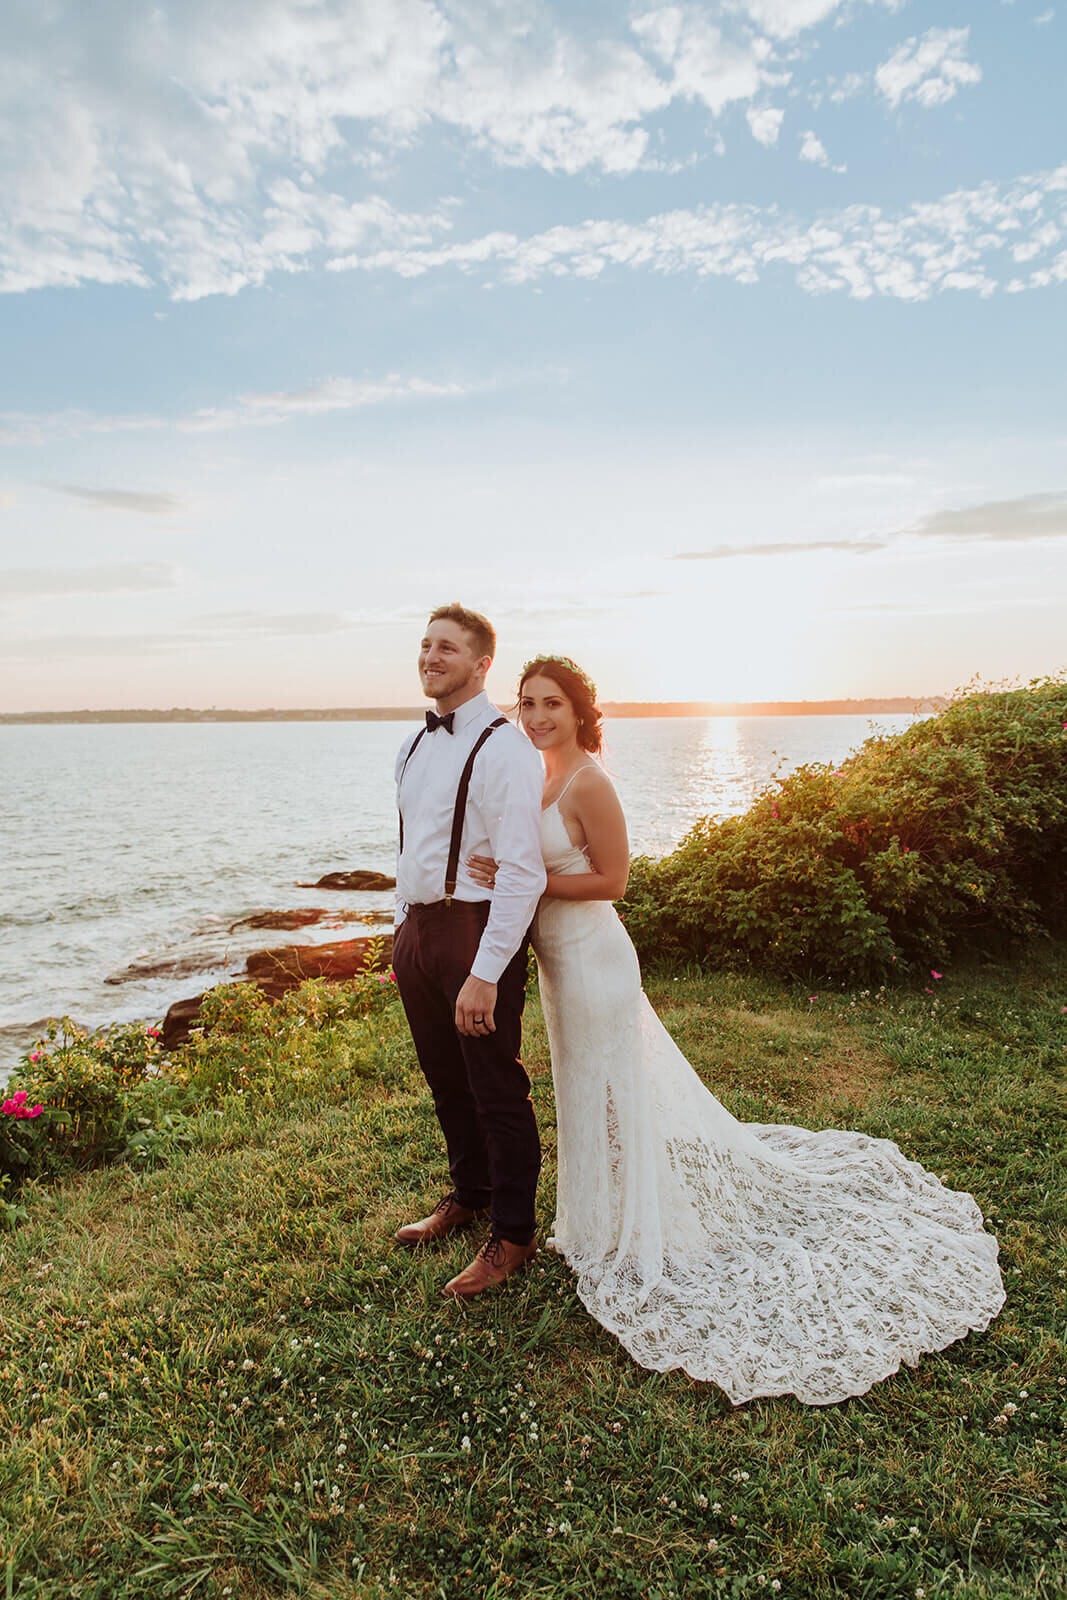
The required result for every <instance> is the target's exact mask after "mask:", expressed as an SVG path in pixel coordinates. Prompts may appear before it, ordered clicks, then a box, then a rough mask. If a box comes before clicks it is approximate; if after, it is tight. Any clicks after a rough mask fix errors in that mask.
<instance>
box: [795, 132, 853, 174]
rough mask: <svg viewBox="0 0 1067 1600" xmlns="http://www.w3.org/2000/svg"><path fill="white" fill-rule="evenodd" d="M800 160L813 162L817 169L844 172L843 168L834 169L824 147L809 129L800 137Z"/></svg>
mask: <svg viewBox="0 0 1067 1600" xmlns="http://www.w3.org/2000/svg"><path fill="white" fill-rule="evenodd" d="M800 159H801V161H813V162H814V163H815V165H816V166H817V167H829V168H830V170H831V172H844V171H845V168H844V167H843V166H840V167H835V166H833V165H832V163H831V161H830V157H829V156H828V155H827V154H826V147H825V145H824V144H823V142H822V140H821V139H819V138H817V137H816V135H815V134H814V133H813V132H812V130H811V129H810V128H809V129H808V130H807V132H806V133H803V134H801V136H800Z"/></svg>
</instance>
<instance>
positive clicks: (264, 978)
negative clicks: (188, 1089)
mask: <svg viewBox="0 0 1067 1600" xmlns="http://www.w3.org/2000/svg"><path fill="white" fill-rule="evenodd" d="M375 949H378V950H380V952H381V954H380V957H379V964H380V965H381V966H382V967H383V968H388V965H389V962H390V959H391V956H392V950H393V939H392V935H391V934H385V935H380V936H379V937H378V938H365V939H339V940H337V941H335V942H334V943H333V944H288V945H279V946H278V947H277V948H276V949H274V950H256V951H253V953H252V954H251V955H250V956H249V957H248V960H247V961H246V963H245V973H244V975H243V976H242V977H239V978H234V979H232V980H231V981H232V982H234V983H254V984H255V985H256V987H257V989H259V990H261V991H262V993H263V994H265V995H266V996H267V998H268V1000H280V999H281V997H282V995H283V994H286V993H287V992H288V991H289V990H290V989H295V988H296V986H297V985H298V984H300V983H303V982H304V980H305V979H306V978H326V979H328V980H329V981H331V982H334V983H340V982H343V981H344V979H346V978H354V977H355V976H356V973H357V972H363V971H364V970H365V969H366V967H367V966H368V965H369V964H370V963H371V961H372V960H373V956H374V953H375ZM203 998H204V996H203V995H202V994H195V995H192V996H191V997H190V998H189V999H188V1000H176V1001H175V1002H174V1004H173V1005H172V1006H171V1008H170V1010H169V1011H168V1012H167V1014H166V1016H165V1017H164V1019H163V1048H164V1050H174V1049H176V1048H177V1046H178V1045H180V1044H185V1043H187V1042H188V1039H189V1035H190V1032H191V1030H192V1029H193V1028H194V1027H195V1026H196V1023H197V1019H198V1018H199V1016H200V1005H201V1002H202V1001H203Z"/></svg>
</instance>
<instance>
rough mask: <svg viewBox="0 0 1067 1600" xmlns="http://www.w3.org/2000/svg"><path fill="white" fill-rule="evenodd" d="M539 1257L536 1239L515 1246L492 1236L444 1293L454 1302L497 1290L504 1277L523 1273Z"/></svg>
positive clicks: (508, 1240)
mask: <svg viewBox="0 0 1067 1600" xmlns="http://www.w3.org/2000/svg"><path fill="white" fill-rule="evenodd" d="M536 1254H537V1240H536V1239H531V1240H530V1243H529V1244H512V1242H511V1240H510V1239H501V1238H500V1237H499V1236H498V1235H497V1234H494V1233H491V1234H490V1235H489V1238H488V1239H487V1240H486V1242H485V1244H484V1245H483V1246H482V1248H481V1249H480V1250H479V1251H478V1254H477V1255H476V1256H475V1258H474V1260H473V1261H472V1262H471V1264H470V1266H469V1267H464V1269H463V1271H462V1272H461V1273H459V1274H458V1276H457V1277H455V1278H452V1279H450V1280H449V1282H448V1283H446V1284H445V1286H444V1288H443V1289H442V1290H441V1293H442V1295H444V1296H445V1297H446V1298H447V1297H448V1296H451V1297H452V1298H453V1299H455V1300H473V1299H474V1297H475V1295H478V1294H484V1293H485V1291H486V1289H496V1288H498V1287H499V1286H500V1284H502V1283H503V1282H504V1280H505V1278H510V1277H511V1274H512V1273H513V1272H518V1271H520V1269H521V1268H522V1267H524V1266H525V1265H526V1263H527V1262H528V1261H532V1260H533V1258H534V1256H535V1255H536Z"/></svg>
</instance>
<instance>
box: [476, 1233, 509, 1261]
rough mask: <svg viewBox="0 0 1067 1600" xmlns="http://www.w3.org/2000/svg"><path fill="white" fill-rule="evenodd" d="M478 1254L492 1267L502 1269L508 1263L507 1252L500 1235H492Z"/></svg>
mask: <svg viewBox="0 0 1067 1600" xmlns="http://www.w3.org/2000/svg"><path fill="white" fill-rule="evenodd" d="M478 1254H479V1255H480V1256H481V1258H482V1260H483V1261H485V1262H486V1263H487V1264H488V1265H489V1266H490V1267H502V1266H505V1265H506V1263H507V1252H506V1250H505V1249H504V1241H503V1239H502V1238H501V1236H500V1234H499V1233H490V1235H489V1237H488V1239H487V1240H486V1241H485V1243H484V1244H483V1245H482V1248H481V1249H480V1250H479V1252H478Z"/></svg>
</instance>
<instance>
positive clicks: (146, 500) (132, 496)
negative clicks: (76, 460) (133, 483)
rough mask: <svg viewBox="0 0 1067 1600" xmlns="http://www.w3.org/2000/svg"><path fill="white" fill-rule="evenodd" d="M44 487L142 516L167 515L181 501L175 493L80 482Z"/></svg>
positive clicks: (111, 509) (77, 498)
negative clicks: (108, 486)
mask: <svg viewBox="0 0 1067 1600" xmlns="http://www.w3.org/2000/svg"><path fill="white" fill-rule="evenodd" d="M45 487H46V488H49V489H53V490H54V492H55V493H56V494H69V495H71V496H73V498H74V499H75V500H84V501H85V502H86V504H87V505H91V506H97V507H99V508H100V509H102V510H105V511H136V512H140V513H141V514H142V515H144V516H150V517H169V516H171V515H172V513H173V512H175V511H180V510H181V508H182V501H181V500H180V499H179V498H178V496H177V495H175V494H148V493H145V492H143V491H141V490H137V489H90V488H87V487H86V486H85V485H84V484H80V483H57V484H46V485H45Z"/></svg>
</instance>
